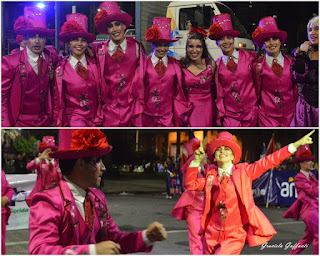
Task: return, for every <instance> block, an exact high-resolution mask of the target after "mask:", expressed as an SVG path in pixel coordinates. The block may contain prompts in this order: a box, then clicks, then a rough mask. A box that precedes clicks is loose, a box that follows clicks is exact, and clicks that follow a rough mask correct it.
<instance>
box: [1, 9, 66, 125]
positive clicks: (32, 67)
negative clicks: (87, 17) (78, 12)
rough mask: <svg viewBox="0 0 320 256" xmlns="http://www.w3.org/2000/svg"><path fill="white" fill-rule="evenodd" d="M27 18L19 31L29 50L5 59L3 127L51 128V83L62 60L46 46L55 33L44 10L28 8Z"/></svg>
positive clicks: (3, 71) (2, 84) (3, 61)
mask: <svg viewBox="0 0 320 256" xmlns="http://www.w3.org/2000/svg"><path fill="white" fill-rule="evenodd" d="M24 18H25V19H24V22H21V23H20V24H19V26H17V30H16V32H17V33H18V34H21V35H23V36H24V38H26V40H27V47H26V48H25V49H24V50H23V51H21V52H20V53H17V54H14V55H9V56H4V57H2V66H1V71H2V81H1V86H2V88H1V89H2V102H1V104H2V126H3V127H7V126H29V127H30V126H50V125H51V122H52V97H51V93H50V81H51V79H52V78H53V70H54V67H55V65H56V64H57V63H58V61H59V58H60V57H59V55H58V53H57V51H53V50H51V48H50V49H45V44H46V37H47V36H50V35H53V34H54V32H55V30H54V29H48V28H47V26H46V16H45V12H44V10H40V9H37V8H36V7H25V8H24ZM50 75H51V76H50Z"/></svg>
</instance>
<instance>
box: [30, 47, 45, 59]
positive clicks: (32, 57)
mask: <svg viewBox="0 0 320 256" xmlns="http://www.w3.org/2000/svg"><path fill="white" fill-rule="evenodd" d="M26 47H27V56H28V58H29V59H31V60H33V61H34V62H37V61H38V58H39V54H35V53H34V52H33V51H31V50H30V49H29V48H28V46H26ZM41 55H42V58H43V59H46V58H45V56H44V53H43V52H42V53H41Z"/></svg>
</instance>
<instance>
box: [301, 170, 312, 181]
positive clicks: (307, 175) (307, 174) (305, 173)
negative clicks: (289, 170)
mask: <svg viewBox="0 0 320 256" xmlns="http://www.w3.org/2000/svg"><path fill="white" fill-rule="evenodd" d="M300 172H302V173H303V174H304V175H305V176H306V177H307V178H308V179H309V177H310V173H309V172H306V171H302V170H300Z"/></svg>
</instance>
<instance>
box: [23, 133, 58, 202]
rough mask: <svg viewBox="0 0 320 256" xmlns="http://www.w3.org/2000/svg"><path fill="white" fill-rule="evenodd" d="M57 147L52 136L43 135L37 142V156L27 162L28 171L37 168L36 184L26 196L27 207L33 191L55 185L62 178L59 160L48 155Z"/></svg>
mask: <svg viewBox="0 0 320 256" xmlns="http://www.w3.org/2000/svg"><path fill="white" fill-rule="evenodd" d="M57 149H58V147H57V146H56V145H55V139H54V137H53V136H44V137H43V138H42V142H41V143H40V144H39V156H38V157H36V158H35V159H34V160H32V161H31V162H30V163H28V164H27V169H28V171H29V172H32V171H34V170H37V180H36V184H35V186H34V188H33V190H32V191H31V192H30V194H29V195H28V196H27V198H26V203H27V205H28V206H29V207H30V204H31V199H32V196H33V195H34V193H36V192H38V191H41V190H44V189H48V188H50V187H52V186H55V185H56V184H58V182H59V180H60V179H61V178H62V176H61V171H60V168H59V162H58V161H57V160H55V159H53V158H51V157H50V156H49V153H50V152H52V151H56V150H57Z"/></svg>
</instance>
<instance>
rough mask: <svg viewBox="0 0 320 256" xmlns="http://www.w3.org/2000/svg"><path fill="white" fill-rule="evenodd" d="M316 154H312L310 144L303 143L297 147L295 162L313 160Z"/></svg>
mask: <svg viewBox="0 0 320 256" xmlns="http://www.w3.org/2000/svg"><path fill="white" fill-rule="evenodd" d="M314 159H315V156H314V155H312V152H311V150H310V146H309V145H303V146H300V147H298V148H297V152H296V154H295V159H294V160H293V162H294V163H296V164H297V163H301V162H304V161H313V160H314Z"/></svg>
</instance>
